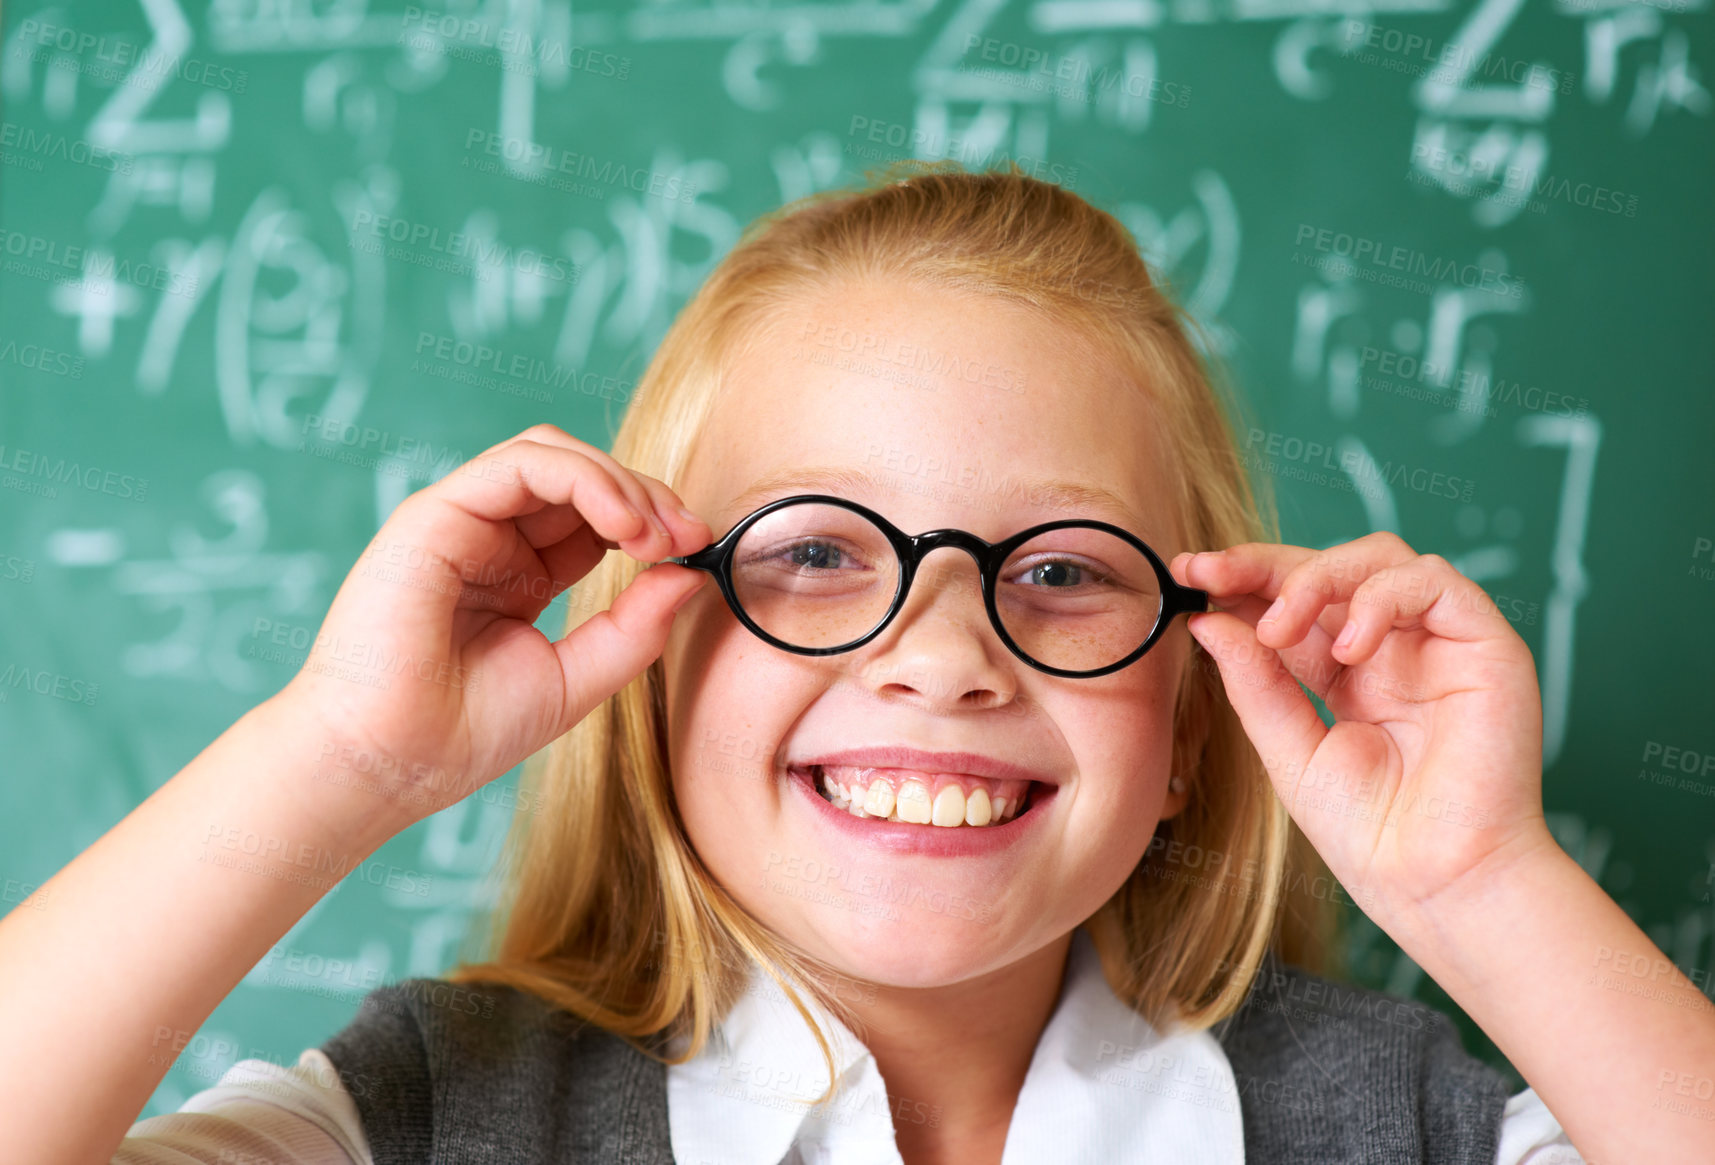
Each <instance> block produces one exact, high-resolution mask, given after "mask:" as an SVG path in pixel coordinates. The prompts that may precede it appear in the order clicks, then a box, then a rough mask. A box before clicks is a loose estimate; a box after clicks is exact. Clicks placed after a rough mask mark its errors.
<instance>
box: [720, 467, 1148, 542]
mask: <svg viewBox="0 0 1715 1165" xmlns="http://www.w3.org/2000/svg"><path fill="white" fill-rule="evenodd" d="M904 476H909V475H904V474H900V473H890V474H884V475H880V476H878V475H876V474H873V473H871V472H869V471H868V470H864V469H856V468H852V467H849V466H811V467H800V468H793V469H788V470H783V471H781V472H779V473H776V474H772V475H770V476H768V477H765V478H763V479H761V480H760V481H758V482H756V484H754V485H752V486H751V487H750V488H749V489H747V490H745V491H744V492H743V493H741V494H739V495H738V496H737V497H735V498H733V499H732V501H731V502H729V503H728V507H729V511H730V512H731V514H732V515H733V521H737V520H738V518H740V517H743V516H744V515H745V514H748V513H750V511H751V510H753V509H755V508H757V507H758V506H760V505H762V504H763V503H764V502H767V501H772V500H774V498H775V497H786V496H789V495H790V494H793V493H826V494H833V495H834V496H836V497H852V500H854V501H857V500H860V499H861V497H864V496H867V497H870V498H874V497H876V496H878V495H881V494H885V493H890V492H897V490H896V489H895V488H894V487H893V486H892V484H891V482H896V481H898V480H900V479H901V478H902V477H904ZM890 479H891V482H890ZM942 484H943V485H945V486H947V487H948V489H949V490H953V489H968V490H970V492H971V493H972V494H974V495H978V496H982V497H985V498H992V499H993V500H994V501H995V502H997V503H1003V502H1009V501H1017V502H1020V503H1022V504H1024V505H1030V506H1037V507H1040V508H1042V509H1048V510H1062V511H1066V514H1065V516H1066V517H1073V518H1076V517H1091V516H1099V515H1096V514H1094V513H1093V511H1104V510H1105V511H1107V512H1108V513H1109V514H1110V515H1112V516H1116V517H1118V519H1119V522H1118V524H1119V525H1121V526H1124V527H1126V528H1127V529H1130V530H1134V531H1137V532H1139V533H1140V534H1143V535H1144V536H1145V538H1146V540H1147V538H1148V535H1149V534H1151V533H1153V532H1154V531H1153V529H1152V528H1151V526H1150V524H1149V523H1146V522H1145V521H1144V520H1143V519H1142V518H1141V517H1140V516H1139V515H1138V514H1137V512H1136V511H1135V510H1133V509H1132V508H1131V506H1130V505H1128V504H1127V503H1126V501H1125V499H1124V498H1122V497H1120V496H1119V495H1118V494H1116V493H1114V492H1113V491H1112V490H1109V489H1104V488H1103V487H1101V486H1099V485H1091V484H1086V483H1083V482H1075V481H1060V480H1057V479H1054V478H1047V477H1037V476H1032V475H1028V474H1010V475H1008V476H1006V477H1002V478H993V477H989V476H988V475H987V474H983V475H982V476H981V477H980V478H979V479H978V481H977V483H976V484H973V485H959V484H954V483H951V482H944V483H942ZM908 492H917V491H910V490H908ZM729 524H730V523H729Z"/></svg>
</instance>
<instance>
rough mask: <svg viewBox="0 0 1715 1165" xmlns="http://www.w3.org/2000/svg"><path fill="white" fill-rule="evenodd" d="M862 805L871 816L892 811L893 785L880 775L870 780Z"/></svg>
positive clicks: (878, 815) (886, 814)
mask: <svg viewBox="0 0 1715 1165" xmlns="http://www.w3.org/2000/svg"><path fill="white" fill-rule="evenodd" d="M863 807H864V808H865V809H867V810H868V811H869V812H870V814H871V815H872V816H875V817H886V816H888V815H889V814H890V813H892V812H893V786H892V785H890V784H888V783H887V782H886V781H885V780H883V779H882V778H881V777H877V778H876V779H875V780H873V781H871V782H870V785H869V790H868V791H867V792H866V793H865V794H864V799H863Z"/></svg>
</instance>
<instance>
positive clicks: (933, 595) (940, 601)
mask: <svg viewBox="0 0 1715 1165" xmlns="http://www.w3.org/2000/svg"><path fill="white" fill-rule="evenodd" d="M853 655H854V656H855V658H853V659H852V661H851V664H850V665H849V666H850V669H851V672H852V674H854V675H855V676H857V677H858V678H859V679H861V680H862V681H863V682H865V683H866V684H868V685H869V687H870V688H871V690H872V691H874V692H875V693H876V694H877V695H889V694H891V695H898V696H909V697H910V698H914V699H917V700H920V701H922V702H924V703H925V704H928V705H932V706H936V707H946V708H972V707H979V708H989V707H996V706H999V705H1002V704H1005V703H1008V702H1009V701H1011V700H1012V699H1013V698H1015V696H1016V695H1017V691H1018V682H1017V674H1016V672H1015V671H1014V669H1013V667H1012V662H1013V656H1012V653H1011V652H1009V651H1008V650H1007V648H1006V645H1005V644H1004V643H1002V642H1001V641H1000V638H999V637H998V636H997V635H996V633H995V629H994V625H993V624H992V623H990V622H989V617H988V610H987V608H985V607H984V605H983V592H982V576H981V574H980V573H979V571H978V569H977V564H976V561H975V560H974V559H973V558H972V557H971V556H970V555H969V554H967V553H966V552H964V551H963V550H960V549H957V548H956V547H942V548H940V549H938V550H933V551H931V552H930V553H929V554H928V555H927V556H926V557H925V558H924V559H923V561H922V562H921V563H919V564H918V568H917V574H916V576H915V577H914V578H913V579H912V580H911V589H910V591H909V592H908V593H907V594H906V596H905V605H904V606H903V607H901V608H900V611H899V613H898V614H897V615H895V616H894V618H893V621H892V622H891V623H889V624H888V625H887V629H886V630H885V631H883V632H882V633H881V634H880V635H878V636H877V637H876V638H875V639H874V640H873V641H871V642H870V643H868V644H865V645H864V646H863V647H862V648H859V649H858V650H857V651H856V652H854V653H853Z"/></svg>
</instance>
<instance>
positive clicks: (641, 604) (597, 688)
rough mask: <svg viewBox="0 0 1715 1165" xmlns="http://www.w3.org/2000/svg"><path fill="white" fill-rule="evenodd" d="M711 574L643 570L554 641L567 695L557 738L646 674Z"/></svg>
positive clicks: (659, 566)
mask: <svg viewBox="0 0 1715 1165" xmlns="http://www.w3.org/2000/svg"><path fill="white" fill-rule="evenodd" d="M707 577H708V576H707V575H706V574H704V573H703V572H702V571H700V570H692V569H690V568H689V567H685V566H679V565H677V564H675V563H670V562H667V563H656V564H655V565H654V566H651V567H649V569H647V570H645V571H642V572H641V573H639V574H638V576H637V577H636V578H634V579H633V580H632V581H631V582H630V584H629V585H627V586H626V588H625V589H624V590H622V591H621V592H620V593H619V595H618V596H617V597H616V598H615V599H614V600H613V605H612V606H611V607H609V608H608V609H607V610H605V611H597V612H596V613H595V614H594V615H592V616H590V617H589V618H588V619H586V620H584V621H583V622H582V623H580V624H578V626H577V627H575V628H573V629H572V630H571V631H570V632H568V633H567V635H566V636H565V638H563V639H561V640H559V641H558V642H557V643H555V644H554V650H555V652H556V654H558V655H559V657H560V668H561V672H562V674H563V675H564V677H565V684H566V699H565V703H564V705H563V709H562V715H561V718H560V724H559V726H558V727H557V729H556V731H555V735H556V736H558V735H560V734H562V733H565V732H567V731H570V729H571V727H572V726H573V725H574V724H576V723H577V722H578V721H579V720H582V719H583V718H584V717H585V716H587V715H589V713H590V712H591V711H592V710H594V708H595V707H596V705H598V704H600V703H601V702H602V701H603V700H605V699H607V698H608V697H609V696H611V695H612V694H613V693H615V692H617V691H619V689H621V688H623V687H624V686H625V685H626V684H628V683H630V682H631V681H632V680H633V679H634V678H636V677H637V676H638V675H639V674H641V673H642V671H643V669H644V668H646V667H648V666H649V664H650V663H651V662H652V661H654V660H655V659H656V657H658V656H659V655H660V654H661V651H662V649H663V648H665V647H666V645H667V632H668V631H669V630H670V629H671V627H672V622H673V616H674V614H675V613H676V609H677V608H678V607H680V606H682V605H683V604H684V602H686V601H688V600H689V599H690V597H691V596H692V595H694V594H695V593H696V592H697V590H698V589H699V588H700V587H701V586H702V584H703V580H704V579H706V578H707Z"/></svg>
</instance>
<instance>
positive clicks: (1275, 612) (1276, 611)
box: [1257, 599, 1286, 623]
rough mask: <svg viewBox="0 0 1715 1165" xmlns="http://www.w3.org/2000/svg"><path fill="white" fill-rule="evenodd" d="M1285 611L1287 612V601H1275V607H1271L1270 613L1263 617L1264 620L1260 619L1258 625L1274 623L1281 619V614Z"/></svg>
mask: <svg viewBox="0 0 1715 1165" xmlns="http://www.w3.org/2000/svg"><path fill="white" fill-rule="evenodd" d="M1285 610H1286V600H1285V599H1276V600H1274V606H1272V607H1270V608H1269V609H1268V613H1267V614H1265V615H1263V617H1262V618H1260V619H1258V620H1257V622H1258V623H1272V622H1274V621H1275V620H1276V619H1278V618H1280V615H1281V612H1283V611H1285Z"/></svg>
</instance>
